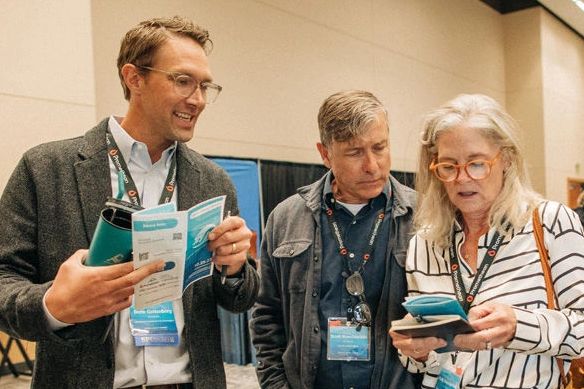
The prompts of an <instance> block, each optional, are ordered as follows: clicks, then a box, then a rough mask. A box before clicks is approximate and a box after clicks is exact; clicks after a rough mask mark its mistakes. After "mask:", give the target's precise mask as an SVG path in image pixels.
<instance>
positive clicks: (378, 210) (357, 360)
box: [251, 91, 417, 389]
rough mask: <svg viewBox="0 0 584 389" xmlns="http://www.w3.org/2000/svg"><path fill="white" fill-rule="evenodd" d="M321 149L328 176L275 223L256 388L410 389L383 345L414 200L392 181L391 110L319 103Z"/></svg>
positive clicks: (398, 312) (293, 200)
mask: <svg viewBox="0 0 584 389" xmlns="http://www.w3.org/2000/svg"><path fill="white" fill-rule="evenodd" d="M318 123H319V129H320V139H321V142H320V143H318V144H317V148H318V150H319V152H320V155H321V157H322V160H323V162H324V164H325V166H327V167H328V168H330V171H329V172H328V173H327V174H326V175H325V176H324V177H323V178H322V179H320V180H319V181H317V182H315V183H314V184H311V185H309V186H306V187H303V188H300V189H299V190H298V193H297V194H296V195H294V196H292V197H290V198H288V199H287V200H285V201H284V202H282V203H281V204H279V205H278V206H277V207H276V208H275V209H274V211H273V212H272V213H271V215H270V216H269V219H268V223H267V226H266V230H265V234H264V238H263V242H262V246H261V272H260V273H261V275H262V277H261V282H260V293H259V296H258V301H257V303H256V305H255V306H254V310H253V314H252V318H253V319H252V325H251V329H252V340H253V343H254V346H255V348H256V350H257V358H258V366H257V374H258V377H259V381H260V384H261V386H262V388H294V389H300V388H306V389H308V388H319V389H328V388H330V389H339V388H383V389H387V388H396V389H397V388H399V389H407V388H414V387H416V383H417V381H416V380H417V377H413V376H411V375H410V374H409V373H408V372H406V371H405V369H404V368H403V366H402V364H401V363H400V361H399V360H398V357H397V353H396V350H395V348H394V347H393V346H392V345H391V341H390V338H389V337H388V334H387V330H388V327H389V323H390V321H391V320H394V319H399V318H402V317H403V315H404V314H405V312H404V310H403V308H402V306H401V303H402V302H403V300H404V296H405V294H406V284H405V282H406V281H405V274H404V268H403V265H404V261H405V257H406V248H407V243H408V240H409V237H410V227H411V222H412V216H413V208H414V206H415V193H414V191H413V190H411V189H409V188H407V187H404V186H403V185H401V184H399V183H398V182H397V181H396V180H395V179H394V178H393V177H391V176H390V173H389V171H390V152H389V128H388V119H387V111H386V110H385V108H384V107H383V106H382V104H381V103H380V102H379V100H378V99H377V98H376V97H375V96H373V95H372V94H371V93H369V92H364V91H348V92H341V93H336V94H334V95H332V96H330V97H329V98H327V99H326V100H325V101H324V103H323V105H322V106H321V108H320V111H319V115H318Z"/></svg>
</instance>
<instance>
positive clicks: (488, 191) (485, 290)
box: [390, 95, 584, 388]
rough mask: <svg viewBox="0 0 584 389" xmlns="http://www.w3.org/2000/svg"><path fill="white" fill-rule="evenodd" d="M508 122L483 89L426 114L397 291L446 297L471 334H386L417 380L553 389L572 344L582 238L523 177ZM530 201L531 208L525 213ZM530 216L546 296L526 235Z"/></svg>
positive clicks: (583, 289)
mask: <svg viewBox="0 0 584 389" xmlns="http://www.w3.org/2000/svg"><path fill="white" fill-rule="evenodd" d="M515 132H516V124H515V122H514V121H513V119H512V118H511V117H510V116H509V115H508V114H507V113H505V112H504V111H503V109H502V108H501V107H500V106H499V105H498V104H497V103H496V102H495V101H494V100H493V99H491V98H490V97H487V96H483V95H461V96H458V97H456V98H455V99H454V100H452V101H450V102H448V103H447V104H445V105H444V106H442V107H441V108H439V109H437V110H435V111H433V112H431V113H430V114H429V115H428V117H427V119H426V122H425V125H424V131H423V133H422V145H421V150H420V164H419V172H418V174H417V188H416V189H417V190H418V193H419V194H418V196H419V197H418V209H417V211H416V215H415V228H416V231H417V232H416V235H415V236H414V237H413V238H412V240H411V241H410V246H409V251H408V256H407V260H406V274H407V280H408V295H409V296H415V295H422V294H432V295H437V294H439V295H449V296H453V298H454V299H456V300H458V302H459V303H460V305H461V306H462V308H463V309H464V311H465V312H466V313H467V317H468V320H469V322H470V325H471V327H472V329H474V331H475V332H472V333H466V334H459V335H456V336H455V337H454V341H453V344H454V347H455V349H456V350H457V351H451V352H436V350H437V349H438V351H441V350H439V349H440V348H442V347H444V346H446V344H447V343H446V341H445V340H444V339H440V338H437V337H420V338H412V337H409V336H406V335H403V334H399V333H397V332H395V331H393V330H391V331H390V335H391V337H392V339H393V344H394V346H395V347H396V348H397V349H398V350H399V351H400V356H401V359H402V362H403V363H404V365H405V366H406V367H407V368H408V370H410V371H412V372H424V373H425V375H424V381H423V387H425V388H430V387H438V388H466V387H469V388H470V387H472V388H478V387H489V388H557V387H562V386H563V385H564V384H563V380H562V376H563V372H561V371H562V370H564V369H565V371H566V372H567V369H568V366H569V360H570V359H573V358H576V357H578V356H579V355H580V354H582V353H583V352H584V315H583V310H584V266H583V265H584V261H582V257H583V254H584V235H583V230H582V225H581V224H580V221H579V219H578V216H577V215H576V214H575V213H574V212H573V211H572V210H570V209H569V208H567V207H566V206H564V205H562V204H559V203H557V202H553V201H545V200H543V199H542V198H541V197H540V196H539V195H538V194H537V193H535V192H534V191H533V190H532V189H531V187H530V184H529V179H528V176H527V173H526V170H525V166H524V161H523V157H522V154H521V150H520V148H519V144H518V142H517V140H516V138H515V135H514V133H515ZM534 210H536V211H535V212H534ZM535 214H537V215H538V216H539V218H540V220H541V224H542V225H543V241H544V243H545V247H546V248H547V252H548V253H549V264H550V265H551V279H552V280H553V295H554V300H555V306H557V307H559V309H558V310H554V309H549V308H548V305H547V303H548V299H547V296H548V295H547V294H546V283H545V276H544V270H543V269H544V268H543V267H542V264H543V263H545V262H540V251H538V246H537V244H536V240H535V237H534V223H533V220H534V218H535V217H536V216H535Z"/></svg>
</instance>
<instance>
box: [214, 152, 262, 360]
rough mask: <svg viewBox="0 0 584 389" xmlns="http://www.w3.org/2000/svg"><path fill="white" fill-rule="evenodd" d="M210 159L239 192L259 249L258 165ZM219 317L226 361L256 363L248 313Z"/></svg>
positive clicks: (242, 212)
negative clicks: (225, 174)
mask: <svg viewBox="0 0 584 389" xmlns="http://www.w3.org/2000/svg"><path fill="white" fill-rule="evenodd" d="M211 159H212V160H213V161H215V162H216V163H217V164H218V165H219V166H221V167H222V168H223V169H225V171H227V173H228V174H229V176H230V177H231V179H232V180H233V183H234V184H235V189H236V190H237V201H238V204H239V212H240V216H241V217H242V218H243V219H244V220H245V222H246V224H247V226H248V228H249V229H250V230H252V231H254V232H255V233H256V247H259V239H260V238H259V237H261V231H260V207H261V203H260V191H259V177H258V165H257V163H256V162H255V161H249V160H247V161H246V160H237V159H223V158H211ZM218 314H219V319H220V322H221V347H222V350H223V360H224V361H225V362H227V363H236V364H238V365H245V364H247V363H253V362H255V351H254V350H253V347H252V346H251V341H250V336H249V327H248V321H249V319H250V317H251V315H250V314H249V312H246V313H241V314H233V313H231V312H228V311H226V310H224V309H222V308H219V311H218Z"/></svg>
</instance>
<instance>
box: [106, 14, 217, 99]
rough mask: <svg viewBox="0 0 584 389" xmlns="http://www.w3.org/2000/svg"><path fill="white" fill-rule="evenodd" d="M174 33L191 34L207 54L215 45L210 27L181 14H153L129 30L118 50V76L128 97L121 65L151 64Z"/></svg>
mask: <svg viewBox="0 0 584 389" xmlns="http://www.w3.org/2000/svg"><path fill="white" fill-rule="evenodd" d="M173 35H178V36H184V37H187V38H191V39H192V40H194V41H195V42H197V43H198V44H199V45H201V47H202V48H203V50H205V53H206V54H209V53H210V52H211V49H212V48H213V41H211V39H210V38H209V31H207V30H205V29H204V28H202V27H200V26H197V25H196V24H193V22H192V21H190V20H188V19H185V18H182V17H180V16H174V17H172V18H154V19H149V20H145V21H143V22H141V23H140V24H138V25H137V26H135V27H134V28H132V29H131V30H130V31H128V32H127V33H126V35H125V36H124V38H123V39H122V43H121V45H120V52H119V54H118V61H117V64H118V76H119V77H120V81H121V83H122V88H123V89H124V97H125V98H126V100H130V89H128V87H127V86H126V83H125V82H124V77H123V76H122V67H123V66H124V65H125V64H128V63H131V64H134V65H136V66H152V60H153V58H154V55H155V54H156V51H157V50H158V48H160V46H162V45H163V44H164V43H165V42H166V41H167V40H168V39H169V38H171V37H172V36H173Z"/></svg>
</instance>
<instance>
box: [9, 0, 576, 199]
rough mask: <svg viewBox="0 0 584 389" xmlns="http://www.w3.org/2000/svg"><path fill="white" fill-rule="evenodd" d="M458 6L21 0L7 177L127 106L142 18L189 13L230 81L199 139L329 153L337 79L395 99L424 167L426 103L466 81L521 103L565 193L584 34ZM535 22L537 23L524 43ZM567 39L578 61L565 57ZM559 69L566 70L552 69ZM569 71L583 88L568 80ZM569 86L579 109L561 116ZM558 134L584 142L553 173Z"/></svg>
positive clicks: (372, 1)
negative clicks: (326, 103) (329, 102)
mask: <svg viewBox="0 0 584 389" xmlns="http://www.w3.org/2000/svg"><path fill="white" fill-rule="evenodd" d="M447 3H448V6H445V2H444V1H428V0H411V1H402V0H362V1H359V2H355V1H350V0H318V1H313V0H296V1H290V0H214V1H207V0H166V1H162V0H160V1H145V0H141V1H138V0H125V1H118V0H93V1H91V0H63V1H59V2H45V1H41V0H31V1H27V2H22V1H18V0H6V1H4V2H3V12H2V13H0V32H2V33H3V34H2V36H4V37H6V36H10V37H14V38H11V39H10V40H7V39H4V40H2V42H0V58H2V59H3V64H4V69H3V71H2V72H0V115H2V118H3V120H2V124H0V130H1V131H2V133H3V134H4V135H5V136H4V140H3V142H4V143H3V144H4V146H5V147H4V149H5V150H8V152H7V153H4V154H2V155H0V187H3V186H4V184H5V182H6V179H7V177H8V175H9V174H10V172H11V170H12V169H13V167H14V164H15V163H16V161H17V159H18V157H19V156H20V155H21V154H22V152H23V151H24V150H25V149H27V148H29V147H31V146H32V145H34V144H37V143H40V142H42V141H46V140H50V139H59V138H64V137H70V136H74V135H77V134H81V133H83V132H84V131H85V130H86V129H88V128H89V127H90V126H92V125H93V124H94V123H95V122H96V121H97V120H99V119H101V118H102V117H104V116H107V115H109V114H111V113H116V114H120V115H123V114H124V112H125V109H126V103H125V101H124V100H123V97H122V91H121V88H120V86H119V81H118V78H117V71H116V68H115V60H116V56H117V51H118V47H119V42H120V39H121V37H122V35H123V33H124V32H125V31H126V30H127V29H128V28H130V27H131V26H133V25H135V24H136V23H137V22H138V21H140V20H142V19H145V18H149V17H153V16H171V15H174V14H179V15H183V16H187V17H190V18H192V19H193V20H195V21H196V22H198V23H200V24H201V25H203V26H205V27H207V28H208V29H209V30H210V31H211V34H212V38H213V40H214V42H215V49H214V51H213V53H212V54H211V57H210V61H211V66H212V70H213V72H214V75H215V79H216V81H217V82H218V83H220V84H221V85H223V87H224V92H223V93H222V95H221V96H220V98H219V99H218V101H217V103H216V104H214V105H212V106H209V107H208V108H207V110H206V112H205V113H204V114H203V115H202V116H201V119H200V121H199V123H198V126H197V131H196V135H195V140H194V141H192V142H191V146H192V147H194V148H195V149H197V150H199V151H200V152H203V153H206V154H212V155H224V156H237V157H250V158H265V159H276V160H286V161H294V162H320V159H319V157H318V154H317V152H316V150H315V147H314V144H315V142H316V141H317V139H318V134H317V127H316V113H317V110H318V107H319V105H320V103H321V102H322V100H323V99H324V98H325V97H326V96H328V95H329V94H331V93H333V92H335V91H337V90H341V89H348V88H362V89H369V90H371V91H373V92H374V93H375V94H377V95H378V96H379V97H380V98H381V99H382V100H383V101H384V102H385V103H386V105H387V106H388V108H389V112H390V116H391V129H392V133H391V140H392V150H393V167H394V169H397V170H406V171H414V170H415V169H416V154H417V139H418V133H419V131H420V126H421V123H422V117H423V115H424V113H425V112H427V111H428V110H429V109H432V108H434V107H436V106H437V105H439V104H441V103H443V102H445V101H446V100H448V99H450V98H452V97H454V96H455V95H457V94H459V93H463V92H464V93H477V92H478V93H486V94H489V95H491V96H493V97H495V98H496V99H498V100H499V101H501V102H502V103H506V104H507V106H508V107H509V110H510V111H512V113H513V114H515V113H517V115H518V119H519V121H520V123H521V124H522V126H523V127H524V133H523V135H524V136H523V139H524V142H525V145H526V148H527V153H528V157H529V162H530V166H531V170H532V175H534V177H535V180H534V181H536V184H537V185H536V187H538V188H539V189H541V190H542V191H545V190H547V191H549V192H550V195H551V196H553V197H554V198H555V199H558V200H564V197H565V195H564V194H563V193H560V192H561V188H564V187H565V185H563V186H562V187H561V188H560V187H559V186H558V185H559V184H557V183H556V181H555V180H560V181H561V180H562V179H561V178H558V177H561V175H567V174H570V175H574V174H575V173H574V170H575V164H577V163H579V164H580V165H582V162H579V160H578V158H581V155H583V154H584V153H583V152H582V151H583V150H582V148H584V143H582V142H581V141H578V142H570V141H568V140H567V139H566V138H567V137H563V136H562V135H559V136H557V137H551V135H550V134H552V132H551V131H552V130H551V128H552V127H553V128H554V131H559V134H563V131H569V134H577V133H578V131H577V123H578V122H582V120H581V119H582V117H581V115H582V110H578V109H576V108H575V107H579V106H582V104H581V101H582V100H581V99H582V93H584V92H583V91H584V87H583V86H582V75H581V71H582V54H581V53H582V49H581V47H582V39H580V38H579V37H577V36H575V35H574V34H573V33H571V32H570V31H569V30H567V29H566V28H565V27H564V26H562V25H560V24H558V23H557V22H556V21H555V19H553V18H552V17H550V16H549V15H548V14H547V13H545V11H542V10H540V9H539V8H536V9H530V10H527V11H522V12H519V13H513V14H510V15H507V16H502V15H499V14H498V13H497V12H495V11H494V10H492V9H491V8H490V7H488V6H486V5H485V4H484V3H482V2H481V1H479V0H447ZM6 5H7V6H6ZM524 13H527V16H525V15H524ZM15 32H16V33H15ZM514 32H515V34H514ZM521 32H529V33H530V34H532V35H528V38H529V39H528V40H527V41H525V39H522V35H521ZM578 48H579V49H578ZM532 49H533V50H535V51H530V50H532ZM554 50H559V52H558V53H554V54H553V55H562V56H566V55H568V56H569V58H579V61H580V63H579V65H578V63H577V62H566V63H564V61H563V60H561V59H559V58H555V59H554V57H553V55H552V51H554ZM574 50H575V52H576V53H580V54H578V55H576V54H574ZM562 58H563V57H562ZM526 59H527V60H528V61H527V62H525V60H526ZM554 61H555V62H554ZM558 66H562V71H563V72H564V73H563V74H564V75H563V78H560V79H558V80H555V79H554V78H553V77H550V76H545V75H547V74H549V73H555V72H556V71H557V70H555V69H557V67H558ZM526 69H527V70H526ZM550 69H553V70H550ZM579 72H580V73H579ZM578 74H579V76H578ZM576 76H578V77H580V78H574V79H573V78H572V77H576ZM558 77H559V76H558ZM578 80H580V81H578ZM563 83H566V84H569V85H571V86H572V88H573V89H577V92H575V91H573V90H571V89H570V88H567V89H564V88H562V89H557V88H556V86H555V85H556V84H558V85H562V84H563ZM544 92H545V93H544ZM578 96H579V97H578ZM566 98H569V99H570V102H573V104H574V105H573V107H574V109H573V110H572V112H571V113H570V114H568V115H566V114H558V112H563V111H562V110H566V109H567V108H568V107H566V105H564V104H562V102H563V101H566ZM578 99H580V100H578ZM578 102H580V103H578ZM578 104H579V105H578ZM556 107H558V108H556ZM578 115H580V116H578ZM578 119H580V120H578ZM566 121H569V123H570V127H569V129H568V130H566V127H565V126H566ZM525 129H527V130H525ZM580 133H582V131H580ZM578 136H580V137H581V136H583V135H581V134H578ZM550 138H554V139H561V140H562V141H563V142H564V143H565V145H564V146H562V147H564V148H566V147H568V146H569V147H571V148H572V149H573V151H570V154H569V155H568V158H566V157H565V156H566V155H565V154H563V157H562V159H561V161H560V163H559V164H558V163H557V161H556V160H553V162H554V163H553V166H554V170H553V171H550V169H551V166H552V164H550V163H546V160H541V155H542V154H544V155H550V158H552V157H551V154H553V153H554V150H555V148H556V147H559V146H557V145H556V144H555V143H554V140H553V139H550ZM544 145H545V147H544ZM558 155H559V154H558ZM564 165H565V166H564ZM582 168H583V169H584V165H582ZM558 169H559V170H558ZM554 175H558V177H555V176H554ZM551 176H554V178H553V179H552V178H551ZM555 189H558V191H556V190H555ZM564 190H565V189H564Z"/></svg>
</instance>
